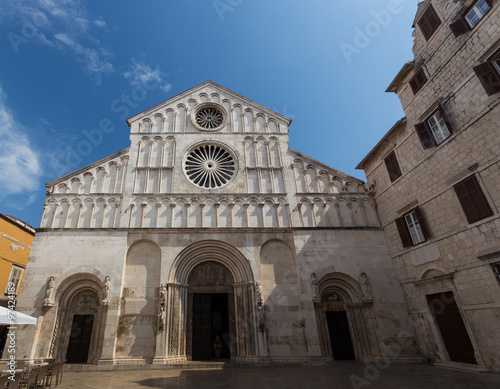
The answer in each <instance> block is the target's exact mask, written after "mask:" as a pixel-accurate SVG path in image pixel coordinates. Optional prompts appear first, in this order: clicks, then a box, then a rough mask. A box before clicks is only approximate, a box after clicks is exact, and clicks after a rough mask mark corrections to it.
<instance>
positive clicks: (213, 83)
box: [127, 80, 292, 127]
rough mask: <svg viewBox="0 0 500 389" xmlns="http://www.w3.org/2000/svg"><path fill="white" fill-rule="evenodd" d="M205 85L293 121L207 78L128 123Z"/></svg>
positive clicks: (139, 114) (128, 122)
mask: <svg viewBox="0 0 500 389" xmlns="http://www.w3.org/2000/svg"><path fill="white" fill-rule="evenodd" d="M205 85H212V86H214V87H216V88H220V89H222V90H223V91H225V92H226V93H229V94H232V95H236V96H237V97H238V98H240V99H241V100H243V101H245V102H247V103H250V104H253V105H257V106H259V107H261V108H262V110H263V111H266V112H267V113H271V114H272V115H274V116H278V117H279V118H280V119H282V120H283V121H285V122H286V123H287V126H290V124H291V123H292V119H290V118H288V117H286V116H283V115H282V114H280V113H279V112H276V111H273V110H272V109H270V108H267V107H264V106H263V105H261V104H259V103H257V102H255V101H253V100H250V99H249V98H247V97H245V96H243V95H240V94H239V93H236V92H234V91H232V90H231V89H228V88H226V87H223V86H222V85H219V84H217V83H216V82H213V81H212V80H207V81H205V82H202V83H201V84H198V85H196V86H193V87H192V88H189V89H188V90H185V91H184V92H181V93H178V94H176V95H175V96H173V97H171V98H169V99H167V100H164V101H162V102H161V103H158V104H156V105H154V106H152V107H151V108H148V109H146V110H144V111H142V112H139V113H138V114H136V115H134V116H132V117H130V118H128V119H127V125H128V126H129V127H130V122H131V121H132V120H135V119H137V118H138V117H140V116H142V115H146V114H147V113H149V112H150V111H153V110H155V109H157V108H158V107H160V106H161V105H163V104H165V103H167V101H171V100H173V99H177V98H180V97H182V96H184V95H188V94H190V93H192V92H193V91H194V90H196V89H198V88H201V87H203V86H205Z"/></svg>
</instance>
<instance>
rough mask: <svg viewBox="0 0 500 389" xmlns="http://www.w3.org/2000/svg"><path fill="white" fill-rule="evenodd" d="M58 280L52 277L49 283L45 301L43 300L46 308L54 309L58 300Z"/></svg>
mask: <svg viewBox="0 0 500 389" xmlns="http://www.w3.org/2000/svg"><path fill="white" fill-rule="evenodd" d="M55 285H56V279H55V278H54V276H50V277H49V280H48V281H47V289H46V291H45V299H44V300H43V306H44V307H52V306H53V305H54V302H55V298H56V288H55Z"/></svg>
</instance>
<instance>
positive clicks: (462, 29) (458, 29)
mask: <svg viewBox="0 0 500 389" xmlns="http://www.w3.org/2000/svg"><path fill="white" fill-rule="evenodd" d="M450 29H451V32H453V35H455V37H457V36H460V35H462V34H465V33H466V32H467V31H469V30H470V29H471V28H470V25H469V23H467V20H466V19H465V18H460V19H458V20H457V21H456V22H455V23H452V24H450Z"/></svg>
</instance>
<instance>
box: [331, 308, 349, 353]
mask: <svg viewBox="0 0 500 389" xmlns="http://www.w3.org/2000/svg"><path fill="white" fill-rule="evenodd" d="M326 320H327V323H328V332H329V334H330V342H331V345H332V354H333V359H334V360H354V359H355V356H354V349H353V347H352V340H351V332H350V331H349V322H348V321H347V313H346V312H345V311H338V312H326Z"/></svg>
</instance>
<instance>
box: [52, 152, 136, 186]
mask: <svg viewBox="0 0 500 389" xmlns="http://www.w3.org/2000/svg"><path fill="white" fill-rule="evenodd" d="M129 150H130V146H129V147H127V148H125V149H123V150H120V151H117V152H116V153H114V154H111V155H108V156H107V157H104V158H101V159H100V160H98V161H95V162H92V163H91V164H89V165H86V166H83V167H81V168H80V169H77V170H74V171H72V172H70V173H68V174H65V175H64V176H62V177H59V178H56V179H55V180H52V181H49V182H47V183H46V184H45V185H46V186H51V185H55V184H58V183H59V182H61V181H64V180H67V179H68V178H69V177H71V176H73V175H76V174H80V173H82V172H84V171H85V170H88V169H92V168H93V167H94V166H97V165H100V164H101V163H104V162H106V161H109V160H110V159H113V158H116V157H118V156H120V155H123V154H126V153H128V152H129Z"/></svg>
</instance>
